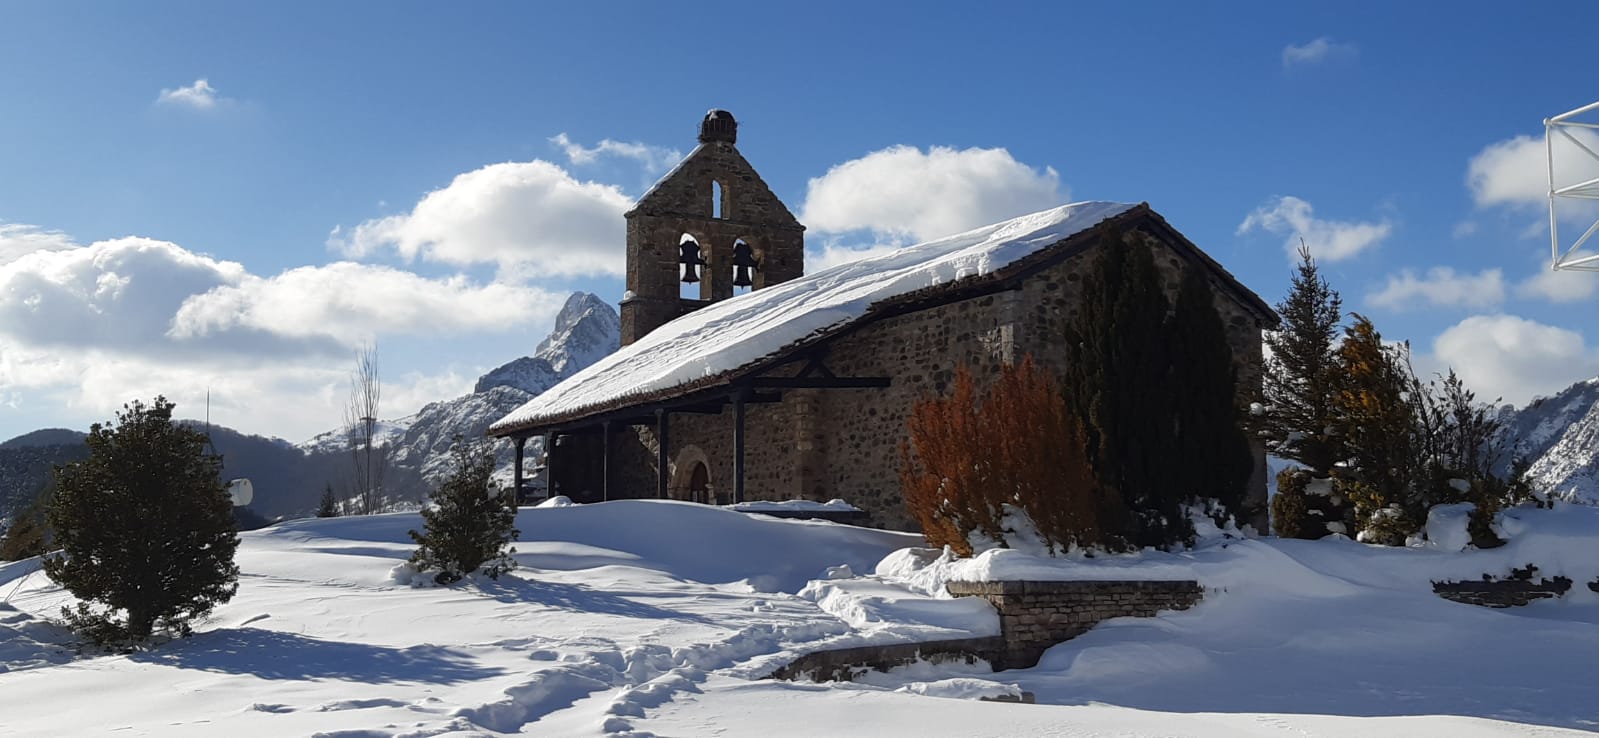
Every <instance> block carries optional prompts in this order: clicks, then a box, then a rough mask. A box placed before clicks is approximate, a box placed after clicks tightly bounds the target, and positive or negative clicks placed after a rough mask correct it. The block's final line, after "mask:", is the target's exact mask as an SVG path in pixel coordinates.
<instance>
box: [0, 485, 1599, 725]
mask: <svg viewBox="0 0 1599 738" xmlns="http://www.w3.org/2000/svg"><path fill="white" fill-rule="evenodd" d="M419 524H420V521H419V519H418V517H417V516H416V515H415V514H412V513H392V514H387V515H376V516H367V517H356V518H339V519H330V520H316V519H311V520H299V521H291V522H287V523H282V524H279V525H277V526H274V527H272V528H268V529H264V530H261V531H255V532H249V533H245V534H243V535H242V536H241V538H242V543H241V546H240V549H239V554H238V562H239V564H240V566H241V568H242V575H241V578H240V588H239V592H238V595H237V597H236V598H235V599H234V600H233V601H232V602H230V603H228V604H226V605H224V606H222V607H221V608H219V609H218V610H217V612H216V613H215V617H214V618H212V619H211V621H209V622H207V623H204V624H202V625H201V626H200V627H199V628H198V631H199V632H198V633H197V634H196V635H195V636H194V637H193V638H191V639H188V640H184V641H178V642H173V643H168V644H165V645H160V646H157V647H155V648H152V649H150V650H147V651H142V652H138V653H134V654H130V655H125V656H123V655H110V656H78V655H76V654H74V653H73V652H72V650H71V649H70V648H69V647H68V646H67V643H68V639H67V637H66V636H65V634H63V633H62V632H61V631H60V630H58V629H56V628H55V627H54V626H51V625H49V624H48V623H47V622H45V621H44V618H45V617H48V616H50V615H53V614H54V613H55V612H57V610H58V609H59V607H61V606H62V605H63V604H66V603H67V602H68V601H69V599H70V598H69V597H68V596H67V595H65V594H64V593H63V592H62V591H60V590H59V589H58V588H56V587H55V586H54V585H52V584H51V583H50V582H49V581H48V580H46V579H45V578H44V577H43V576H42V575H40V574H37V573H34V571H35V570H36V569H37V562H36V561H34V560H30V561H24V562H17V563H13V564H7V565H0V591H5V592H11V593H13V594H11V595H10V596H9V605H0V694H4V695H5V696H6V705H7V708H6V714H5V724H6V728H7V730H10V731H15V732H16V733H18V734H21V735H104V734H112V733H119V734H120V733H127V734H129V735H154V734H159V735H164V736H166V735H170V736H207V737H209V736H215V735H227V736H232V737H234V738H251V737H253V736H279V735H328V736H365V737H369V738H379V737H383V736H424V735H444V734H448V735H479V736H482V735H494V736H497V735H511V734H530V735H541V736H586V737H593V738H600V737H601V736H610V737H612V738H615V737H618V736H633V737H634V738H642V737H644V736H709V735H728V736H750V735H759V736H767V737H768V738H786V737H793V738H801V737H806V738H808V737H810V736H817V735H872V736H880V737H883V738H929V737H932V736H961V737H962V738H965V737H967V736H1001V735H1003V736H1008V737H1009V736H1024V737H1026V736H1037V737H1039V738H1042V737H1043V736H1123V737H1127V738H1141V737H1143V736H1196V737H1202V738H1212V737H1220V736H1228V737H1231V736H1275V735H1289V734H1292V735H1300V736H1349V735H1361V736H1395V737H1398V736H1406V737H1407V738H1408V737H1410V736H1444V735H1447V736H1451V737H1464V738H1475V737H1480V736H1544V737H1548V736H1565V735H1572V736H1575V735H1579V734H1582V733H1581V732H1580V731H1586V730H1593V729H1595V728H1599V718H1596V716H1595V713H1594V710H1593V703H1592V695H1591V690H1592V675H1593V666H1592V664H1594V663H1595V662H1596V661H1599V594H1596V593H1594V592H1591V591H1590V590H1589V589H1588V588H1587V587H1585V586H1583V583H1586V582H1589V581H1593V580H1594V579H1596V578H1599V509H1595V508H1590V507H1584V506H1565V507H1564V508H1562V509H1556V510H1532V509H1526V508H1518V509H1516V510H1512V511H1508V512H1507V513H1506V517H1505V518H1504V520H1503V527H1504V528H1505V529H1506V530H1507V532H1509V533H1510V535H1511V542H1510V544H1509V545H1508V546H1506V547H1504V548H1501V549H1495V550H1492V551H1466V552H1457V551H1448V550H1441V549H1437V548H1431V547H1428V548H1417V549H1392V548H1378V547H1368V546H1365V545H1361V544H1357V543H1353V542H1350V541H1347V540H1343V541H1334V540H1328V541H1281V540H1275V539H1263V540H1240V539H1227V538H1221V537H1214V536H1213V537H1207V538H1205V539H1204V540H1202V541H1201V542H1200V544H1199V545H1198V546H1197V547H1196V548H1195V549H1194V550H1192V551H1187V552H1182V553H1174V554H1165V553H1157V552H1152V551H1151V552H1144V553H1139V554H1130V555H1108V556H1106V555H1102V556H1099V557H1095V558H1093V559H1041V558H1037V557H1032V556H1029V555H1028V554H1027V553H1025V552H1023V551H1019V550H1014V549H1010V550H996V551H991V552H988V553H986V554H984V555H982V556H979V557H977V558H975V559H967V560H949V559H947V558H941V557H939V555H938V552H937V551H930V550H926V549H914V548H913V549H905V548H904V547H907V546H915V545H919V544H920V541H919V539H918V537H916V536H911V535H907V534H901V533H891V532H887V531H877V530H868V529H860V528H851V527H848V526H840V525H832V524H822V523H811V522H795V521H782V520H777V519H773V518H767V517H763V516H746V515H743V514H739V513H735V512H732V511H729V510H724V509H718V508H712V507H707V506H702V505H694V504H689V503H679V502H670V501H655V500H638V501H618V502H609V503H601V504H595V505H573V506H566V507H561V506H545V507H539V508H524V509H523V510H522V511H521V513H520V515H519V517H518V519H517V527H518V528H519V529H521V531H522V535H521V539H520V541H519V542H518V543H517V544H516V545H517V553H516V554H515V558H516V560H517V562H518V564H519V568H518V569H516V570H514V571H513V572H511V573H510V574H508V575H506V576H504V577H502V578H501V579H500V580H498V581H490V580H482V581H476V582H468V583H463V584H461V585H458V586H454V587H447V588H441V587H435V586H422V587H414V586H411V585H410V584H409V583H408V582H410V581H412V579H413V577H412V576H410V574H409V573H408V572H407V570H406V569H405V568H404V567H403V566H400V565H401V564H402V562H403V561H404V560H405V558H406V557H407V556H408V555H409V553H410V551H411V549H412V544H411V543H410V541H409V539H408V537H407V536H406V531H407V530H409V529H411V528H414V527H417V526H418V525H419ZM1529 561H1532V562H1537V563H1539V564H1540V565H1541V566H1543V567H1544V570H1545V573H1547V574H1550V575H1554V574H1564V575H1566V576H1569V577H1571V578H1572V579H1573V580H1574V581H1576V582H1578V584H1577V585H1576V586H1575V587H1573V588H1572V589H1571V591H1570V592H1569V593H1568V594H1567V595H1566V596H1565V597H1564V598H1562V599H1560V600H1546V601H1541V602H1537V603H1534V604H1532V605H1530V606H1527V607H1524V608H1515V609H1510V610H1489V609H1485V608H1479V607H1474V606H1470V605H1461V604H1456V603H1452V602H1448V601H1445V600H1442V599H1440V598H1438V597H1436V596H1434V595H1433V594H1432V593H1431V591H1430V586H1429V582H1430V581H1431V580H1432V579H1440V578H1469V577H1472V576H1476V575H1479V574H1481V573H1486V572H1495V573H1501V572H1504V571H1507V570H1508V568H1509V567H1511V566H1518V565H1521V564H1524V563H1526V562H1529ZM874 571H875V572H876V573H875V574H873V573H870V572H874ZM1018 573H1020V574H1025V575H1027V576H1032V577H1040V578H1101V579H1102V578H1118V579H1120V578H1133V579H1142V578H1171V577H1183V578H1188V577H1192V578H1195V579H1197V580H1198V581H1199V582H1200V583H1201V584H1202V585H1203V586H1204V587H1205V599H1204V600H1203V601H1202V602H1201V603H1200V604H1199V605H1198V606H1196V607H1194V608H1193V609H1191V610H1187V611H1184V612H1167V613H1163V614H1161V615H1160V616H1158V617H1155V618H1124V619H1118V620H1113V621H1109V622H1106V623H1104V624H1101V625H1100V626H1099V627H1097V628H1095V629H1093V630H1091V631H1089V632H1088V633H1087V634H1085V635H1083V636H1081V637H1079V638H1077V639H1075V640H1072V641H1068V642H1066V643H1064V644H1061V645H1058V646H1056V647H1054V648H1052V649H1050V650H1049V651H1048V652H1047V653H1046V654H1045V655H1044V658H1043V661H1042V662H1041V663H1040V664H1039V665H1038V666H1036V667H1034V668H1030V669H1018V670H1013V671H1005V672H999V673H993V672H990V671H988V670H987V669H986V668H985V667H984V666H983V665H982V664H974V665H968V664H965V663H960V662H956V663H946V664H933V663H929V662H922V663H919V664H916V665H913V666H911V667H907V668H903V669H900V670H896V671H895V672H892V673H886V674H885V673H870V674H867V675H865V676H864V677H862V678H861V679H860V680H859V681H858V682H856V683H851V684H811V683H793V682H783V681H773V680H764V679H761V678H760V677H761V676H763V675H764V674H766V673H768V672H770V671H771V670H772V669H774V668H776V667H778V666H781V665H783V664H785V663H788V662H790V661H792V660H793V659H794V658H796V657H797V656H798V655H800V654H803V653H807V652H810V651H814V650H818V649H826V648H836V647H852V646H860V645H864V644H884V643H896V642H906V641H913V640H927V639H931V638H949V637H955V636H959V635H967V636H974V635H988V634H992V633H993V632H995V630H996V629H997V617H996V616H995V614H994V612H993V610H992V609H991V607H990V606H989V605H988V604H987V603H986V602H984V601H982V600H980V599H949V598H948V597H944V596H938V594H937V593H938V591H939V589H938V588H939V586H940V585H941V583H942V582H943V581H947V580H949V579H951V578H969V577H973V576H984V575H1003V574H1018ZM1023 690H1025V691H1028V692H1033V693H1034V694H1035V695H1036V696H1037V700H1038V702H1039V704H1037V705H1006V704H999V703H985V702H978V701H976V700H975V697H977V696H979V695H991V694H1017V693H1019V692H1021V691H1023ZM84 694H92V695H94V696H95V697H94V709H74V707H73V706H74V705H77V702H76V701H78V700H79V696H81V695H84Z"/></svg>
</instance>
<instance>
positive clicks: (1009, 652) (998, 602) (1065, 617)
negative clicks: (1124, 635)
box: [948, 580, 1204, 671]
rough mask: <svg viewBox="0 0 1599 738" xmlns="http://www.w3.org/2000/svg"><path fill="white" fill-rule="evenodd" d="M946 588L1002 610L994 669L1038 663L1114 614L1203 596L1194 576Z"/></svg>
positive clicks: (1184, 604) (1148, 613)
mask: <svg viewBox="0 0 1599 738" xmlns="http://www.w3.org/2000/svg"><path fill="white" fill-rule="evenodd" d="M948 589H949V593H950V594H952V595H955V596H956V597H981V598H983V599H985V600H988V602H989V603H990V604H992V605H993V606H994V609H995V610H997V611H999V632H1000V637H1001V638H1002V639H1003V640H1004V644H1005V646H1004V650H1003V652H1001V653H1000V654H998V655H997V658H996V659H990V663H992V664H993V665H994V668H995V670H996V671H997V670H1000V669H1025V668H1028V667H1031V666H1035V665H1037V664H1038V659H1039V657H1041V656H1043V655H1044V652H1045V651H1047V650H1049V648H1050V647H1051V646H1054V645H1056V644H1058V643H1062V642H1064V641H1068V640H1071V639H1072V638H1076V637H1077V636H1079V635H1082V634H1083V633H1085V632H1087V631H1088V629H1089V628H1092V627H1094V626H1095V625H1098V624H1099V623H1101V622H1103V621H1106V620H1109V619H1111V618H1122V617H1152V616H1154V615H1155V614H1157V613H1159V612H1160V611H1162V610H1186V609H1188V608H1190V607H1192V606H1193V605H1195V604H1196V603H1198V602H1199V601H1200V599H1202V598H1203V597H1204V589H1203V588H1202V587H1200V586H1199V583H1198V582H1195V581H1192V580H1186V581H1183V580H1166V581H1075V582H1036V581H1020V582H1017V581H1012V582H950V583H949V585H948Z"/></svg>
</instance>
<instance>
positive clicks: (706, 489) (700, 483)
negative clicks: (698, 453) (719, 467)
mask: <svg viewBox="0 0 1599 738" xmlns="http://www.w3.org/2000/svg"><path fill="white" fill-rule="evenodd" d="M710 491H711V470H710V469H707V468H706V467H705V463H704V462H701V461H696V462H694V469H693V470H692V471H690V472H689V474H688V498H689V499H690V500H693V501H694V502H705V501H706V500H707V498H708V497H709V496H710Z"/></svg>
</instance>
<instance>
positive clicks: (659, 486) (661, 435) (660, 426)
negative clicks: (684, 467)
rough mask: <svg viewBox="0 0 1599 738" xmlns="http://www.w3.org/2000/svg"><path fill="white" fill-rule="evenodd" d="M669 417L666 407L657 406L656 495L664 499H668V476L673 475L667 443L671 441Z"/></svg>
mask: <svg viewBox="0 0 1599 738" xmlns="http://www.w3.org/2000/svg"><path fill="white" fill-rule="evenodd" d="M667 418H668V416H667V414H666V408H661V407H658V408H655V444H656V446H658V448H657V450H656V451H655V496H656V497H657V498H660V499H662V500H664V499H666V483H667V477H669V476H671V469H669V468H668V466H667V464H668V463H669V462H668V461H667V459H668V455H669V451H668V449H667V444H669V443H670V441H669V438H670V435H669V430H670V428H669V427H668V426H669V421H668V420H667Z"/></svg>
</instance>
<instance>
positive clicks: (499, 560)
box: [411, 437, 520, 584]
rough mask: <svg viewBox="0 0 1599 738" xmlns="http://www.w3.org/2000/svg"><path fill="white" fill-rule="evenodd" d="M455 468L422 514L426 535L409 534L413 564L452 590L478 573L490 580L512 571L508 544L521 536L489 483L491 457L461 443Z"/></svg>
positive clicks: (457, 441) (454, 452) (510, 511)
mask: <svg viewBox="0 0 1599 738" xmlns="http://www.w3.org/2000/svg"><path fill="white" fill-rule="evenodd" d="M450 453H451V455H452V456H453V457H454V468H453V469H452V470H451V471H450V475H449V476H448V477H446V478H445V480H444V482H443V483H442V484H440V485H439V488H438V489H437V490H436V491H434V493H433V503H434V504H433V506H430V507H426V508H423V510H422V522H423V523H424V526H425V527H424V531H423V532H421V533H418V532H416V531H414V530H413V531H411V539H412V540H413V541H416V544H417V550H416V553H415V554H413V555H412V556H411V563H412V564H413V565H414V566H416V568H417V569H418V570H420V571H430V570H435V569H436V570H438V574H437V575H436V576H435V577H434V580H435V581H437V582H438V583H440V584H450V583H452V582H456V581H459V580H460V579H461V578H462V577H464V576H466V575H468V574H472V573H474V572H479V571H481V572H482V573H483V574H486V575H488V577H489V578H490V579H497V578H499V576H500V574H502V573H504V572H507V571H510V570H511V569H513V568H515V567H516V562H515V561H513V560H512V559H511V554H512V553H515V552H516V549H514V548H510V543H511V541H514V540H516V537H517V536H518V535H520V532H519V531H517V530H516V529H515V528H513V527H512V526H514V525H515V524H516V508H515V507H514V506H511V505H507V504H506V503H505V501H504V500H503V499H500V497H499V496H500V495H502V494H510V492H509V491H505V490H500V489H497V488H496V487H495V485H494V483H493V481H492V480H491V478H490V477H491V475H493V473H494V452H493V450H492V449H490V448H488V447H487V446H485V445H481V444H468V443H465V442H463V441H462V440H461V439H460V438H459V437H457V438H456V439H455V446H454V448H452V449H451V451H450Z"/></svg>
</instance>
